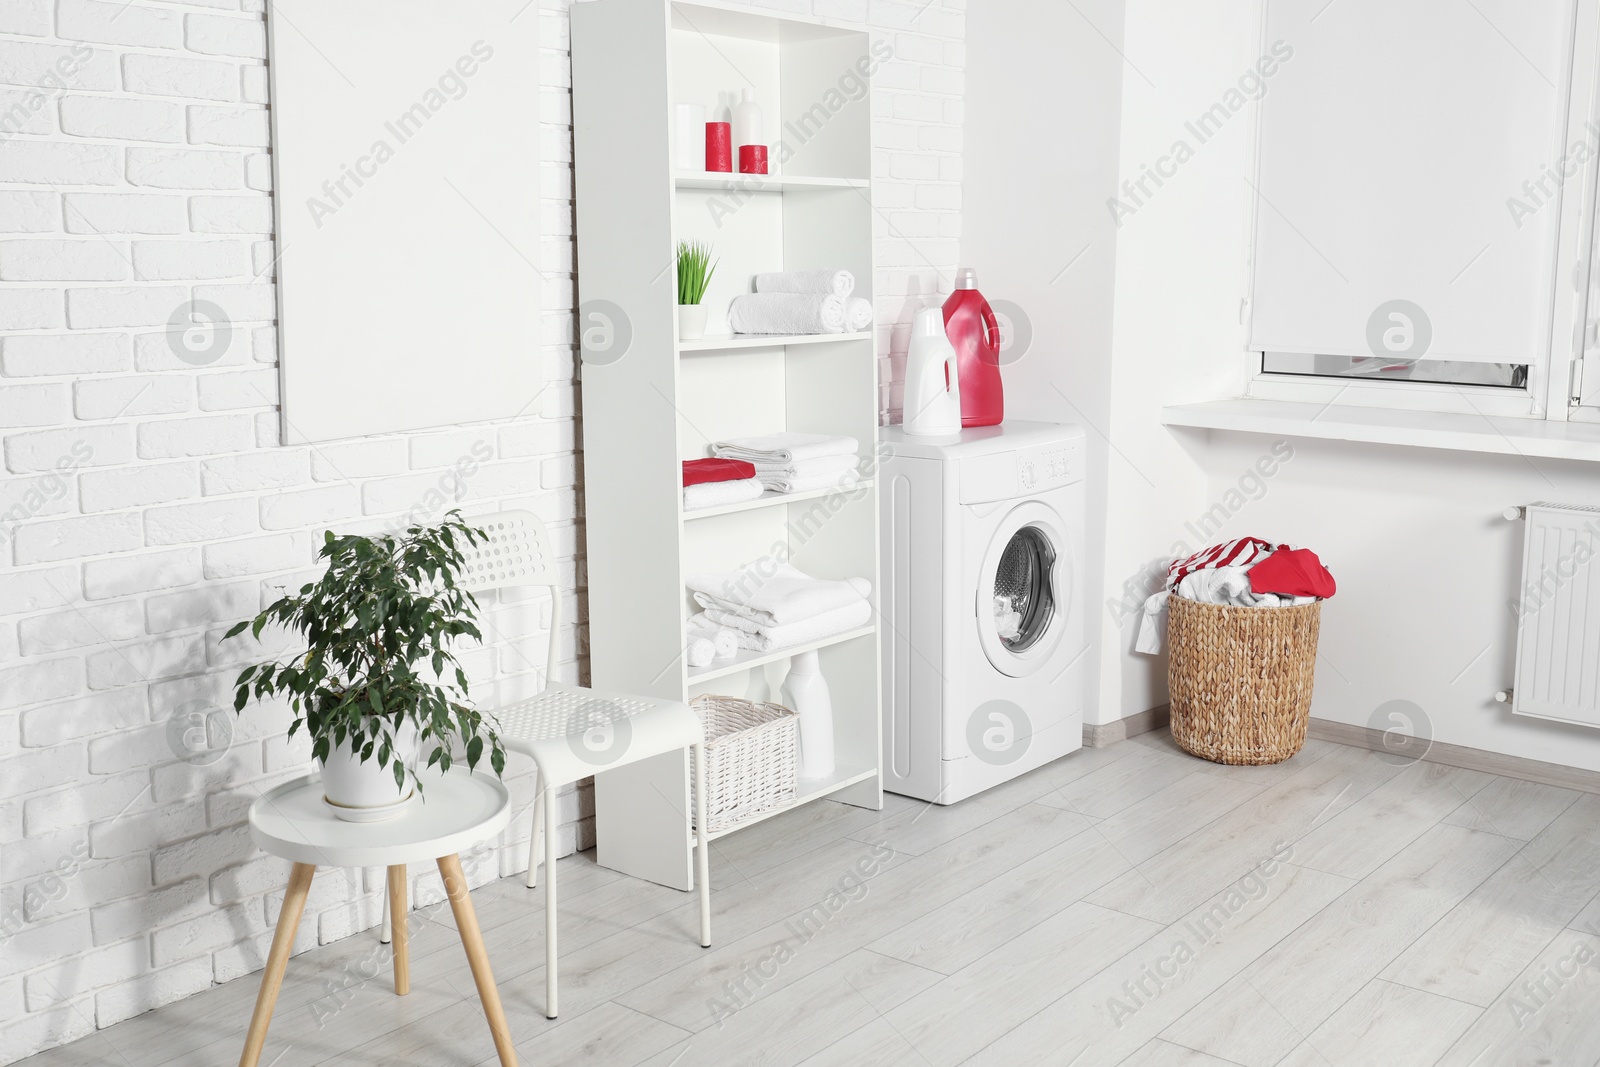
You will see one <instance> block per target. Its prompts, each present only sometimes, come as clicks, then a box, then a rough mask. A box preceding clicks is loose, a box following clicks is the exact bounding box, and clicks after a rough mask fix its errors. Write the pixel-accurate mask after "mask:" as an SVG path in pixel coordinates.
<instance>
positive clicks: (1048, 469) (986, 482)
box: [961, 440, 1083, 504]
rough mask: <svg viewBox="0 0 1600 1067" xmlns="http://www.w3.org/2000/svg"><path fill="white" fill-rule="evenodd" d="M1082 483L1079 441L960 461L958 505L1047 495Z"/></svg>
mask: <svg viewBox="0 0 1600 1067" xmlns="http://www.w3.org/2000/svg"><path fill="white" fill-rule="evenodd" d="M1082 480H1083V441H1081V440H1076V441H1057V442H1053V443H1051V444H1045V445H1033V446H1031V447H1028V448H1019V449H1016V450H1014V451H1010V452H996V453H994V454H993V455H988V456H973V457H971V458H968V459H963V460H962V461H961V502H962V503H963V504H981V503H986V502H988V501H992V500H1013V499H1015V498H1017V497H1020V496H1032V495H1034V494H1036V493H1045V492H1049V491H1050V490H1052V489H1059V488H1060V487H1062V486H1064V485H1071V484H1072V483H1073V482H1078V481H1082Z"/></svg>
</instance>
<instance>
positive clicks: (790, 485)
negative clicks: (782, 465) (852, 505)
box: [759, 469, 861, 493]
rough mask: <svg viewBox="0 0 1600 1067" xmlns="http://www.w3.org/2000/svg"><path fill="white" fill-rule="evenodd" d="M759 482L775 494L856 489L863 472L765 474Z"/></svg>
mask: <svg viewBox="0 0 1600 1067" xmlns="http://www.w3.org/2000/svg"><path fill="white" fill-rule="evenodd" d="M759 480H760V482H761V484H762V485H764V486H766V487H767V489H768V490H770V491H771V492H774V493H809V492H811V491H812V490H813V489H854V488H855V487H856V486H857V485H858V484H860V482H861V472H859V471H857V470H854V469H851V470H842V471H825V472H823V473H822V474H763V475H760V476H759Z"/></svg>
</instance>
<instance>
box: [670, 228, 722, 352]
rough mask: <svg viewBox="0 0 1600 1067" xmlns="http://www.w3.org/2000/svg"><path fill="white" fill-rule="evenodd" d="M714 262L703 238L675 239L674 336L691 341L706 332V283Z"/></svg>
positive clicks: (712, 270)
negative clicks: (675, 310) (675, 328)
mask: <svg viewBox="0 0 1600 1067" xmlns="http://www.w3.org/2000/svg"><path fill="white" fill-rule="evenodd" d="M716 270H717V265H716V264H715V263H713V262H712V261H711V246H710V245H708V244H706V243H705V242H704V241H679V242H678V340H680V341H695V340H698V339H700V338H701V337H704V336H705V334H706V306H705V304H704V303H703V301H704V300H705V298H706V286H708V285H710V284H711V275H713V274H715V273H716Z"/></svg>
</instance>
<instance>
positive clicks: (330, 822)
mask: <svg viewBox="0 0 1600 1067" xmlns="http://www.w3.org/2000/svg"><path fill="white" fill-rule="evenodd" d="M423 795H424V798H425V799H422V800H417V801H414V802H413V803H412V805H411V807H410V808H408V809H407V810H406V812H405V813H404V814H403V815H400V816H398V817H396V818H393V819H390V820H388V821H387V822H378V823H354V822H345V821H343V820H342V819H340V818H338V817H337V816H335V815H334V814H333V812H332V811H330V810H329V809H328V807H327V805H326V804H324V803H323V800H322V779H321V778H320V777H319V776H318V775H315V774H312V775H307V776H306V777H304V778H298V779H296V780H294V781H292V782H286V783H284V784H283V785H280V786H278V787H277V788H276V789H274V790H272V791H271V792H270V793H267V794H265V795H263V796H261V797H260V798H258V799H257V800H256V802H255V803H254V804H251V805H250V837H251V838H252V839H253V840H254V841H255V843H256V847H258V848H260V849H262V850H263V851H265V852H270V853H272V854H273V855H274V856H282V857H283V858H284V859H287V860H292V861H293V862H294V870H293V871H292V872H291V873H290V875H289V891H288V894H287V895H286V896H285V897H284V898H283V910H282V911H280V912H279V913H278V928H277V931H276V933H274V934H273V937H272V950H271V952H270V953H269V954H268V956H267V969H266V971H265V972H263V973H262V975H261V992H260V993H259V994H258V995H257V997H256V1009H255V1014H254V1015H253V1016H251V1019H250V1032H249V1034H248V1035H247V1036H246V1037H245V1043H244V1054H243V1055H242V1056H241V1057H240V1058H239V1067H257V1065H258V1064H259V1063H260V1061H261V1049H262V1046H263V1045H265V1044H266V1040H267V1027H268V1026H269V1025H270V1024H271V1022H272V1009H273V1007H274V1006H275V1005H276V1004H277V1001H278V989H279V987H280V986H281V985H282V984H283V972H284V969H285V968H286V967H287V966H288V963H289V951H290V949H292V948H293V947H294V938H295V931H296V930H297V929H298V928H299V926H300V917H301V915H302V914H303V913H304V911H305V904H306V894H307V893H308V892H310V890H311V876H312V874H313V873H315V871H316V869H317V868H318V867H387V868H388V869H389V918H390V923H391V925H392V927H393V938H394V991H395V993H396V994H398V995H399V996H405V995H406V993H408V992H409V991H410V988H411V978H410V954H409V949H408V947H407V943H406V942H407V934H406V912H407V907H406V864H408V863H426V862H434V863H437V864H438V865H439V873H440V875H442V876H443V878H444V887H445V893H446V894H447V895H448V896H449V898H450V909H451V911H453V912H454V913H455V917H456V927H457V928H458V929H459V930H460V931H461V944H462V946H463V947H464V948H465V949H466V950H467V962H468V963H469V964H470V965H471V966H472V978H473V981H474V982H476V983H477V986H478V999H479V1000H480V1001H482V1002H483V1013H484V1015H486V1016H487V1017H488V1019H489V1030H490V1032H491V1033H492V1034H493V1035H494V1047H495V1051H497V1052H498V1053H499V1054H500V1062H501V1064H503V1065H504V1067H516V1062H517V1053H516V1050H515V1049H513V1048H512V1046H511V1034H510V1031H509V1029H508V1028H507V1026H506V1015H505V1011H504V1009H503V1008H502V1007H501V1006H500V993H499V991H498V990H497V989H496V988H495V984H494V974H493V972H492V971H491V970H490V969H489V954H488V952H486V951H485V950H484V947H483V935H482V933H481V931H480V930H479V929H478V917H477V913H476V912H474V911H473V908H472V898H471V897H470V896H469V895H468V894H467V879H466V876H465V875H464V874H463V873H462V870H461V856H460V852H461V851H462V849H464V848H467V847H468V846H471V845H474V844H476V843H478V842H479V841H482V840H483V839H484V838H486V837H491V836H493V835H494V834H497V833H499V832H500V831H501V830H503V829H505V826H506V824H507V823H508V822H509V821H510V820H511V793H510V791H509V790H508V789H506V787H505V785H504V784H502V783H501V782H500V781H499V780H498V779H495V778H490V777H488V776H487V775H480V774H469V773H466V772H465V771H462V772H459V773H458V772H451V773H448V774H444V775H439V776H430V777H429V779H428V780H427V782H426V783H425V785H424V794H423Z"/></svg>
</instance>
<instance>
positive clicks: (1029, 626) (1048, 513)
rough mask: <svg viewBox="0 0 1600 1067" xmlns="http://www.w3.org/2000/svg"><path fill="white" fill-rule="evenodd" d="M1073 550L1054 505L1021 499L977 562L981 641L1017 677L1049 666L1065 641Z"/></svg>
mask: <svg viewBox="0 0 1600 1067" xmlns="http://www.w3.org/2000/svg"><path fill="white" fill-rule="evenodd" d="M1072 577H1073V575H1072V552H1071V550H1070V548H1069V546H1068V543H1067V538H1066V529H1065V525H1064V524H1063V523H1062V521H1061V517H1060V516H1059V515H1057V514H1056V512H1055V510H1054V509H1052V508H1051V507H1049V506H1048V505H1046V504H1043V503H1041V502H1040V501H1037V500H1029V501H1026V502H1024V503H1021V504H1018V505H1017V506H1016V507H1014V508H1012V509H1011V510H1010V511H1008V512H1007V513H1006V514H1005V516H1004V517H1003V518H1002V519H1001V520H1000V524H999V526H997V527H996V528H995V531H994V535H993V536H992V537H991V538H990V541H989V544H988V547H987V548H986V549H985V550H984V555H983V563H982V565H981V566H980V567H979V568H978V589H977V594H976V596H977V601H976V605H975V606H976V609H977V626H978V641H979V643H980V644H981V645H982V646H983V652H984V655H986V656H987V657H988V658H989V662H990V663H992V664H994V666H995V669H997V670H999V671H1001V672H1002V673H1004V674H1007V675H1010V676H1011V677H1013V678H1021V677H1023V676H1025V675H1029V674H1032V673H1033V672H1035V671H1037V670H1038V669H1039V668H1040V667H1042V666H1044V664H1045V663H1046V662H1048V660H1049V658H1050V654H1051V653H1052V652H1054V651H1055V649H1056V646H1057V645H1058V644H1060V643H1061V635H1062V634H1063V633H1064V632H1065V630H1066V623H1067V615H1068V612H1069V611H1070V610H1071V604H1072V599H1071V595H1070V590H1071V588H1072Z"/></svg>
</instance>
